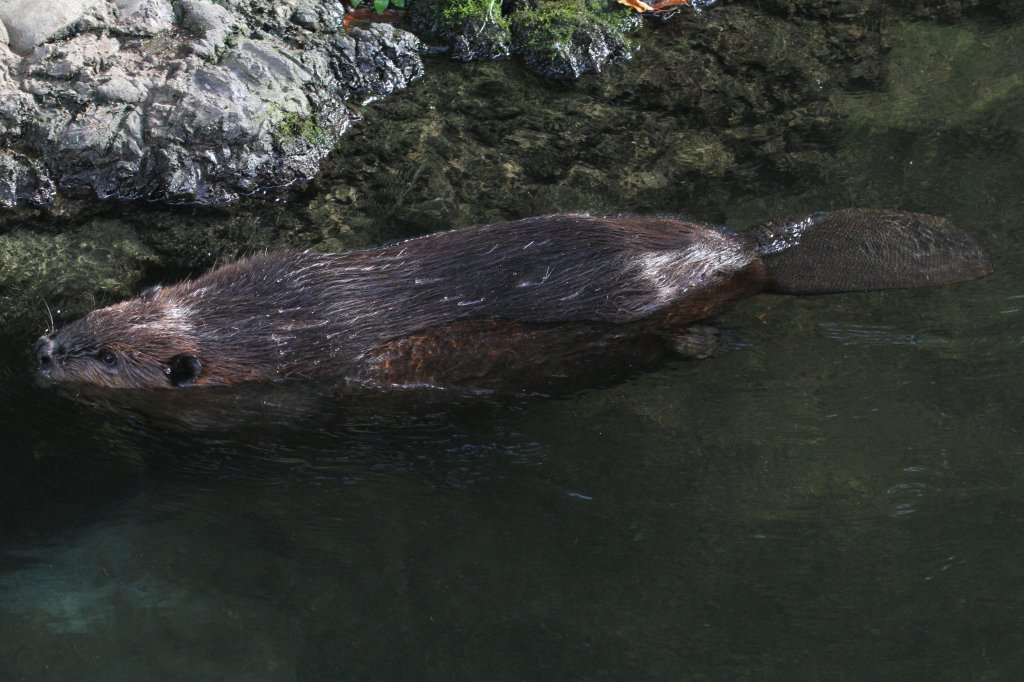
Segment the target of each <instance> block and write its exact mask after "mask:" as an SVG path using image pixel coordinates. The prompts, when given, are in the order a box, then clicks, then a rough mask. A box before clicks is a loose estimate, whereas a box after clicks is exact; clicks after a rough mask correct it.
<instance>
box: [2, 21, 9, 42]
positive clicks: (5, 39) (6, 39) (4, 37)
mask: <svg viewBox="0 0 1024 682" xmlns="http://www.w3.org/2000/svg"><path fill="white" fill-rule="evenodd" d="M10 42H11V39H10V37H9V36H8V35H7V26H5V25H4V22H2V21H0V45H3V46H4V47H7V46H8V44H10Z"/></svg>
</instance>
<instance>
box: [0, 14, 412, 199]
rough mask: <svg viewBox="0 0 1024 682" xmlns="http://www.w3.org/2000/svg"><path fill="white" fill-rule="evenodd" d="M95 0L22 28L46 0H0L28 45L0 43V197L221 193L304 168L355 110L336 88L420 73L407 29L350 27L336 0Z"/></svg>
mask: <svg viewBox="0 0 1024 682" xmlns="http://www.w3.org/2000/svg"><path fill="white" fill-rule="evenodd" d="M96 2H99V3H100V5H102V7H99V6H97V5H96ZM96 2H93V0H90V2H78V3H76V2H66V3H64V5H66V9H67V11H62V12H61V13H59V16H60V17H62V18H61V19H60V21H56V20H54V21H51V22H49V23H48V24H46V27H45V29H44V28H39V30H37V31H35V32H32V33H31V34H30V32H29V31H28V30H27V29H26V28H25V27H26V26H27V25H28V20H29V19H30V18H33V17H37V15H38V12H39V11H40V8H41V7H44V6H45V7H48V8H49V9H51V10H53V9H54V8H53V5H52V4H51V3H50V2H49V0H47V1H46V2H39V3H36V4H32V3H23V2H21V1H20V0H19V1H17V2H6V3H5V2H3V0H0V7H2V8H3V10H4V11H6V12H7V14H6V15H5V16H6V17H10V18H12V19H11V20H13V21H15V22H20V23H16V25H17V26H19V31H20V33H18V35H19V40H20V41H21V42H20V43H19V45H20V49H21V50H22V54H23V56H22V57H21V58H20V59H19V57H18V56H16V55H13V54H11V55H10V58H9V59H4V54H5V53H6V48H3V46H0V150H2V153H3V154H4V156H3V157H2V158H0V205H3V206H13V205H15V204H17V203H29V204H36V205H38V204H44V203H46V202H47V201H50V200H52V199H53V198H54V197H55V192H54V187H60V191H61V194H62V195H63V196H66V197H81V198H89V197H99V198H108V197H120V198H147V199H155V200H165V201H172V202H191V203H204V204H220V203H225V202H231V201H234V200H235V199H237V198H238V197H239V196H240V195H241V194H246V193H251V192H255V191H257V190H259V189H261V188H268V187H280V186H284V185H289V184H291V183H294V182H299V181H304V180H308V179H310V178H312V177H313V176H314V175H315V174H316V173H317V171H318V170H319V165H320V162H321V161H322V159H323V158H324V157H325V156H326V155H327V153H328V152H329V151H330V150H331V148H332V147H333V145H334V143H335V141H336V140H337V139H338V137H339V136H340V135H342V134H343V133H344V132H345V131H346V130H347V129H348V128H349V126H350V125H351V123H352V120H353V115H352V114H351V112H350V111H349V109H348V107H347V106H346V104H345V100H346V99H349V98H353V97H358V98H366V97H373V96H378V95H384V94H388V93H391V92H393V91H395V90H397V89H401V88H404V87H407V86H408V85H409V84H410V83H411V82H412V81H413V80H415V79H416V78H419V77H420V76H421V75H422V73H423V64H422V62H421V60H420V56H419V52H420V49H421V47H422V45H421V43H420V41H419V40H418V39H417V38H415V37H414V36H412V34H409V33H406V32H404V31H401V30H399V29H395V28H393V27H391V26H386V25H375V26H373V27H371V28H369V29H366V30H359V29H354V30H353V31H352V33H351V34H347V33H346V32H345V31H344V30H343V27H342V21H343V19H344V8H343V6H342V4H341V3H340V2H338V1H336V0H328V1H326V2H312V1H311V0H290V1H281V0H277V1H275V0H232V1H231V2H227V1H224V0H222V1H221V2H220V3H218V4H215V3H213V2H210V0H176V1H175V2H174V4H173V5H172V4H171V3H170V2H168V1H167V0H118V1H117V2H116V5H115V4H113V3H111V4H109V6H108V4H107V3H106V2H104V1H103V0H96ZM29 4H32V6H31V7H28V5H29ZM72 8H73V9H74V11H71V9H72ZM175 12H176V13H175ZM57 14H58V13H57V12H56V11H54V15H55V16H56V15H57ZM6 20H7V19H5V21H6ZM9 25H10V24H9ZM13 36H14V33H13V32H12V39H13ZM39 40H42V41H43V42H42V43H40V44H36V42H37V41H39ZM30 43H31V47H29V48H28V49H25V46H28V45H30Z"/></svg>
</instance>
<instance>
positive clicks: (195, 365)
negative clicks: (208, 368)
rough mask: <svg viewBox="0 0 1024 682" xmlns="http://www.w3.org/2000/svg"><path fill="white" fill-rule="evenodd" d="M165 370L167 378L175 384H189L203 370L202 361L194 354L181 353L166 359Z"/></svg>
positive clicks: (193, 381)
mask: <svg viewBox="0 0 1024 682" xmlns="http://www.w3.org/2000/svg"><path fill="white" fill-rule="evenodd" d="M166 371H167V378H168V379H170V381H171V383H172V384H174V385H175V386H179V387H181V386H191V385H192V384H194V383H195V381H196V378H197V377H198V376H199V373H200V372H201V371H203V363H201V362H200V361H199V358H197V357H196V356H194V355H189V354H188V353H181V354H180V355H175V356H174V357H173V358H171V359H170V360H168V361H167V370H166Z"/></svg>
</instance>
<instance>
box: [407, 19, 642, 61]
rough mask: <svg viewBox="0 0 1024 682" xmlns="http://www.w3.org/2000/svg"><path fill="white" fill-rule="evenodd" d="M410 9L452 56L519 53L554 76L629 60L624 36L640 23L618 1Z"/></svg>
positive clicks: (415, 23)
mask: <svg viewBox="0 0 1024 682" xmlns="http://www.w3.org/2000/svg"><path fill="white" fill-rule="evenodd" d="M409 12H410V20H411V23H412V24H413V26H414V27H416V29H417V30H418V31H421V32H422V33H423V34H425V35H428V36H431V37H433V38H434V39H436V40H441V41H443V42H444V43H446V44H447V45H448V47H449V51H450V54H451V57H452V59H454V60H457V61H475V60H488V59H501V58H505V57H509V56H511V55H513V54H522V55H524V57H525V62H526V65H527V67H529V68H530V69H531V70H533V71H535V72H537V73H540V74H541V75H544V76H547V77H550V78H555V79H574V78H578V77H579V76H581V75H582V74H584V73H594V72H598V71H601V70H602V69H603V68H604V67H605V66H607V65H609V64H613V63H615V62H618V61H622V60H624V59H628V58H629V57H630V56H632V47H631V44H630V43H629V41H628V39H627V38H626V34H627V33H628V32H629V31H632V30H633V29H636V28H637V27H639V26H640V25H641V20H640V17H639V15H635V14H631V13H630V11H629V10H627V9H626V8H625V7H623V6H621V5H613V4H610V3H605V2H590V1H588V0H557V1H552V0H536V1H531V2H526V1H525V0H511V1H507V2H504V3H502V2H496V1H494V0H418V1H417V2H415V3H412V4H411V5H410V10H409Z"/></svg>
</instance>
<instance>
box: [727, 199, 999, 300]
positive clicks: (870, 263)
mask: <svg viewBox="0 0 1024 682" xmlns="http://www.w3.org/2000/svg"><path fill="white" fill-rule="evenodd" d="M747 234H748V235H749V236H750V238H751V239H753V240H754V242H755V245H756V248H757V251H758V253H759V254H760V255H761V258H762V260H763V261H764V264H765V266H766V269H767V273H768V282H767V284H766V286H765V290H766V291H771V292H776V293H786V294H825V293H836V292H842V291H869V290H873V289H901V288H910V287H928V286H936V285H940V284H951V283H953V282H962V281H965V280H970V279H977V278H979V277H985V276H986V275H988V274H990V273H991V272H992V263H991V261H990V259H989V257H988V254H987V253H986V252H985V250H984V249H983V248H982V247H981V245H980V244H978V242H976V241H975V240H974V238H973V237H971V236H970V235H968V234H967V233H966V232H963V231H962V230H960V229H959V228H958V227H956V226H955V225H953V223H951V222H950V221H948V220H946V219H945V218H940V217H937V216H931V215H925V214H923V213H904V212H901V211H889V210H881V209H860V208H851V209H843V210H839V211H831V212H828V213H814V214H812V215H809V216H807V217H806V218H802V219H799V220H789V221H773V222H771V223H767V224H765V225H762V226H761V227H758V228H755V229H753V230H751V231H750V232H748V233H747Z"/></svg>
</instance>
